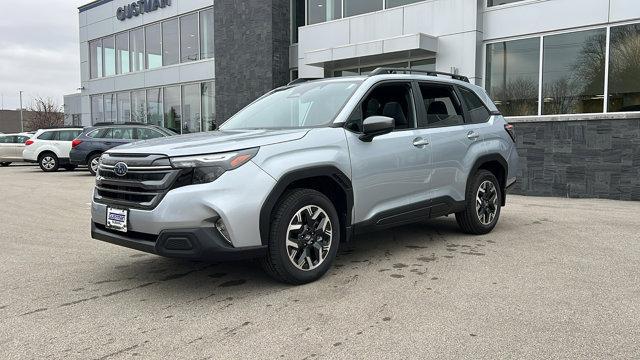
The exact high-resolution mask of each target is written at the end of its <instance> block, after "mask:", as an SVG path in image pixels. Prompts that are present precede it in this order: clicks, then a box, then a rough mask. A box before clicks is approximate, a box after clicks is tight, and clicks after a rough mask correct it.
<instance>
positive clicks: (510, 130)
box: [504, 124, 516, 142]
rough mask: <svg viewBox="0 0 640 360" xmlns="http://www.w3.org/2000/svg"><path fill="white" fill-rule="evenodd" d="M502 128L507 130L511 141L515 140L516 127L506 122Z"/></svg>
mask: <svg viewBox="0 0 640 360" xmlns="http://www.w3.org/2000/svg"><path fill="white" fill-rule="evenodd" d="M504 129H505V130H506V131H507V133H508V134H509V136H511V140H513V142H516V129H515V128H514V127H513V125H511V124H506V125H505V126H504Z"/></svg>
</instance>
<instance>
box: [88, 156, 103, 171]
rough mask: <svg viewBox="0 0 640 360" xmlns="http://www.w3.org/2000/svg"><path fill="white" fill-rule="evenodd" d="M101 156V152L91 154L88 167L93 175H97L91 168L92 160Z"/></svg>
mask: <svg viewBox="0 0 640 360" xmlns="http://www.w3.org/2000/svg"><path fill="white" fill-rule="evenodd" d="M100 156H101V154H94V155H91V156H90V157H89V160H88V161H87V167H88V168H89V172H90V173H91V175H94V176H95V175H96V172H95V171H93V169H91V162H92V161H93V159H95V158H100Z"/></svg>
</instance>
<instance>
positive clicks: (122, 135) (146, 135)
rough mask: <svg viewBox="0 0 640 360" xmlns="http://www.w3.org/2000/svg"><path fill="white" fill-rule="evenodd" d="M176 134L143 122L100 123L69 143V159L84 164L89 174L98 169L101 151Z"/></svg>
mask: <svg viewBox="0 0 640 360" xmlns="http://www.w3.org/2000/svg"><path fill="white" fill-rule="evenodd" d="M173 135H177V134H176V133H175V132H173V131H171V130H169V129H165V128H163V127H160V126H155V125H145V124H132V123H127V124H100V125H97V126H92V127H88V128H85V129H84V131H82V134H80V135H79V136H78V137H77V138H76V139H75V140H73V143H72V144H71V146H72V149H71V152H70V153H69V159H70V161H71V164H73V165H86V166H88V167H89V171H90V172H91V174H93V175H95V174H96V171H97V170H98V161H99V160H100V156H101V155H102V153H103V152H105V151H107V150H109V149H111V148H114V147H116V146H119V145H124V144H128V143H130V142H134V141H142V140H149V139H155V138H160V137H167V136H173Z"/></svg>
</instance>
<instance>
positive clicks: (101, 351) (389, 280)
mask: <svg viewBox="0 0 640 360" xmlns="http://www.w3.org/2000/svg"><path fill="white" fill-rule="evenodd" d="M92 183H93V178H92V177H91V176H89V175H88V173H87V172H85V171H74V172H65V171H60V172H58V173H55V174H45V173H43V172H41V171H40V170H39V169H38V168H36V167H32V166H18V167H15V166H11V167H9V168H0V246H1V247H0V249H1V250H0V273H1V274H2V276H1V277H0V359H35V358H39V359H43V358H72V359H123V358H166V359H206V358H212V359H239V358H254V359H273V358H285V359H304V358H307V359H345V358H357V359H425V358H455V359H459V358H470V359H480V358H485V359H498V358H514V359H522V358H545V359H546V358H563V359H565V358H638V356H640V343H639V339H640V276H639V274H640V235H639V230H640V203H637V202H616V201H607V200H568V199H555V198H532V197H518V196H510V197H509V198H508V202H509V204H508V205H507V207H506V208H504V209H503V213H502V218H501V219H500V222H499V224H498V226H497V228H496V229H495V231H494V232H493V233H491V234H489V235H486V236H479V237H474V236H467V235H463V234H461V233H460V232H459V231H458V229H457V227H456V224H455V220H454V219H453V218H452V217H449V218H442V219H437V220H433V221H429V222H425V223H423V224H416V225H412V226H405V227H401V228H397V229H394V230H389V231H384V232H379V233H374V234H370V235H367V236H361V237H358V238H357V239H356V240H355V242H354V243H352V244H351V245H349V246H343V248H342V250H341V251H340V254H339V257H338V259H337V261H336V263H335V266H334V268H333V269H332V270H331V271H330V273H329V274H327V276H326V277H325V278H323V279H322V280H320V281H318V282H316V283H313V284H310V285H305V286H299V287H292V286H286V285H282V284H280V283H277V282H274V281H273V280H271V279H270V278H268V277H267V276H266V275H264V274H263V273H262V271H261V269H260V268H259V267H258V266H256V265H254V264H252V263H229V264H207V263H192V262H185V261H177V260H171V259H164V258H160V257H156V256H152V255H147V254H144V253H140V252H136V251H133V250H128V249H125V248H120V247H117V246H114V245H110V244H106V243H102V242H98V241H95V240H92V239H91V238H90V234H89V200H90V193H91V188H92Z"/></svg>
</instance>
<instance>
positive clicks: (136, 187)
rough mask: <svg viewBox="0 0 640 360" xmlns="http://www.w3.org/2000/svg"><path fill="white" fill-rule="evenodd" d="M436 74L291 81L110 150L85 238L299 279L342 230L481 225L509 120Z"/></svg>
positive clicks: (501, 183)
mask: <svg viewBox="0 0 640 360" xmlns="http://www.w3.org/2000/svg"><path fill="white" fill-rule="evenodd" d="M436 75H438V76H436ZM440 75H443V74H442V73H435V72H430V73H425V74H419V73H417V72H414V71H409V70H403V69H378V70H376V71H374V72H373V73H372V74H371V75H369V76H366V77H365V76H359V77H346V78H333V79H325V80H317V81H309V82H304V81H297V82H294V83H292V84H289V85H288V86H284V87H282V88H278V89H276V90H273V91H272V92H270V93H268V94H266V95H265V96H263V97H262V98H260V99H258V100H256V101H255V102H254V103H252V104H250V105H249V106H247V107H246V108H245V109H243V110H241V111H240V112H239V113H237V114H236V115H235V116H233V117H232V118H231V119H229V120H228V121H227V122H225V123H224V124H223V125H222V126H221V127H220V130H219V131H215V132H210V133H201V134H193V135H184V136H177V137H173V138H166V139H155V140H149V141H143V142H138V143H133V144H129V145H124V146H120V147H118V148H115V149H112V150H109V151H107V152H106V153H105V154H104V155H103V156H102V158H101V160H100V166H99V170H98V175H97V178H96V187H95V191H94V197H93V203H92V236H93V237H94V238H95V239H99V240H103V241H107V242H111V243H114V244H118V245H122V246H126V247H129V248H133V249H137V250H141V251H146V252H149V253H154V254H158V255H162V256H167V257H176V258H189V259H198V260H232V259H238V258H259V259H261V261H262V264H263V265H264V268H265V269H266V270H267V271H268V272H269V273H270V274H271V275H272V276H274V277H275V278H277V279H279V280H281V281H284V282H287V283H293V284H302V283H307V282H311V281H314V280H316V279H318V278H320V277H321V276H322V275H323V274H324V273H326V271H327V270H328V269H329V268H330V266H331V264H332V262H333V260H334V258H335V256H336V253H337V251H338V244H339V243H340V242H346V241H349V240H350V239H351V238H352V236H353V235H354V234H358V233H362V232H366V231H371V230H377V229H384V228H389V227H393V226H397V225H402V224H407V223H411V222H415V221H420V220H423V219H427V218H433V217H438V216H444V215H448V214H455V216H456V219H457V221H458V224H459V226H460V228H461V229H462V230H463V231H464V232H467V233H470V234H486V233H488V232H490V231H491V230H492V229H493V228H494V227H495V226H496V223H497V221H498V218H499V216H500V208H501V207H502V206H504V204H505V194H506V190H507V188H509V187H510V186H511V185H512V184H514V182H515V181H516V172H517V169H518V154H517V152H516V146H515V135H514V132H513V128H512V126H511V125H509V124H508V123H507V122H506V121H505V120H504V118H503V117H502V116H501V115H500V113H499V112H498V110H497V109H496V107H495V105H494V104H493V103H492V102H491V100H489V98H488V96H487V94H486V92H485V91H484V90H483V89H482V88H480V87H477V86H475V85H471V84H469V83H468V80H467V79H466V78H465V77H462V76H458V75H452V74H446V75H448V76H449V77H451V79H449V78H448V77H447V78H444V77H442V76H440Z"/></svg>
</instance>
